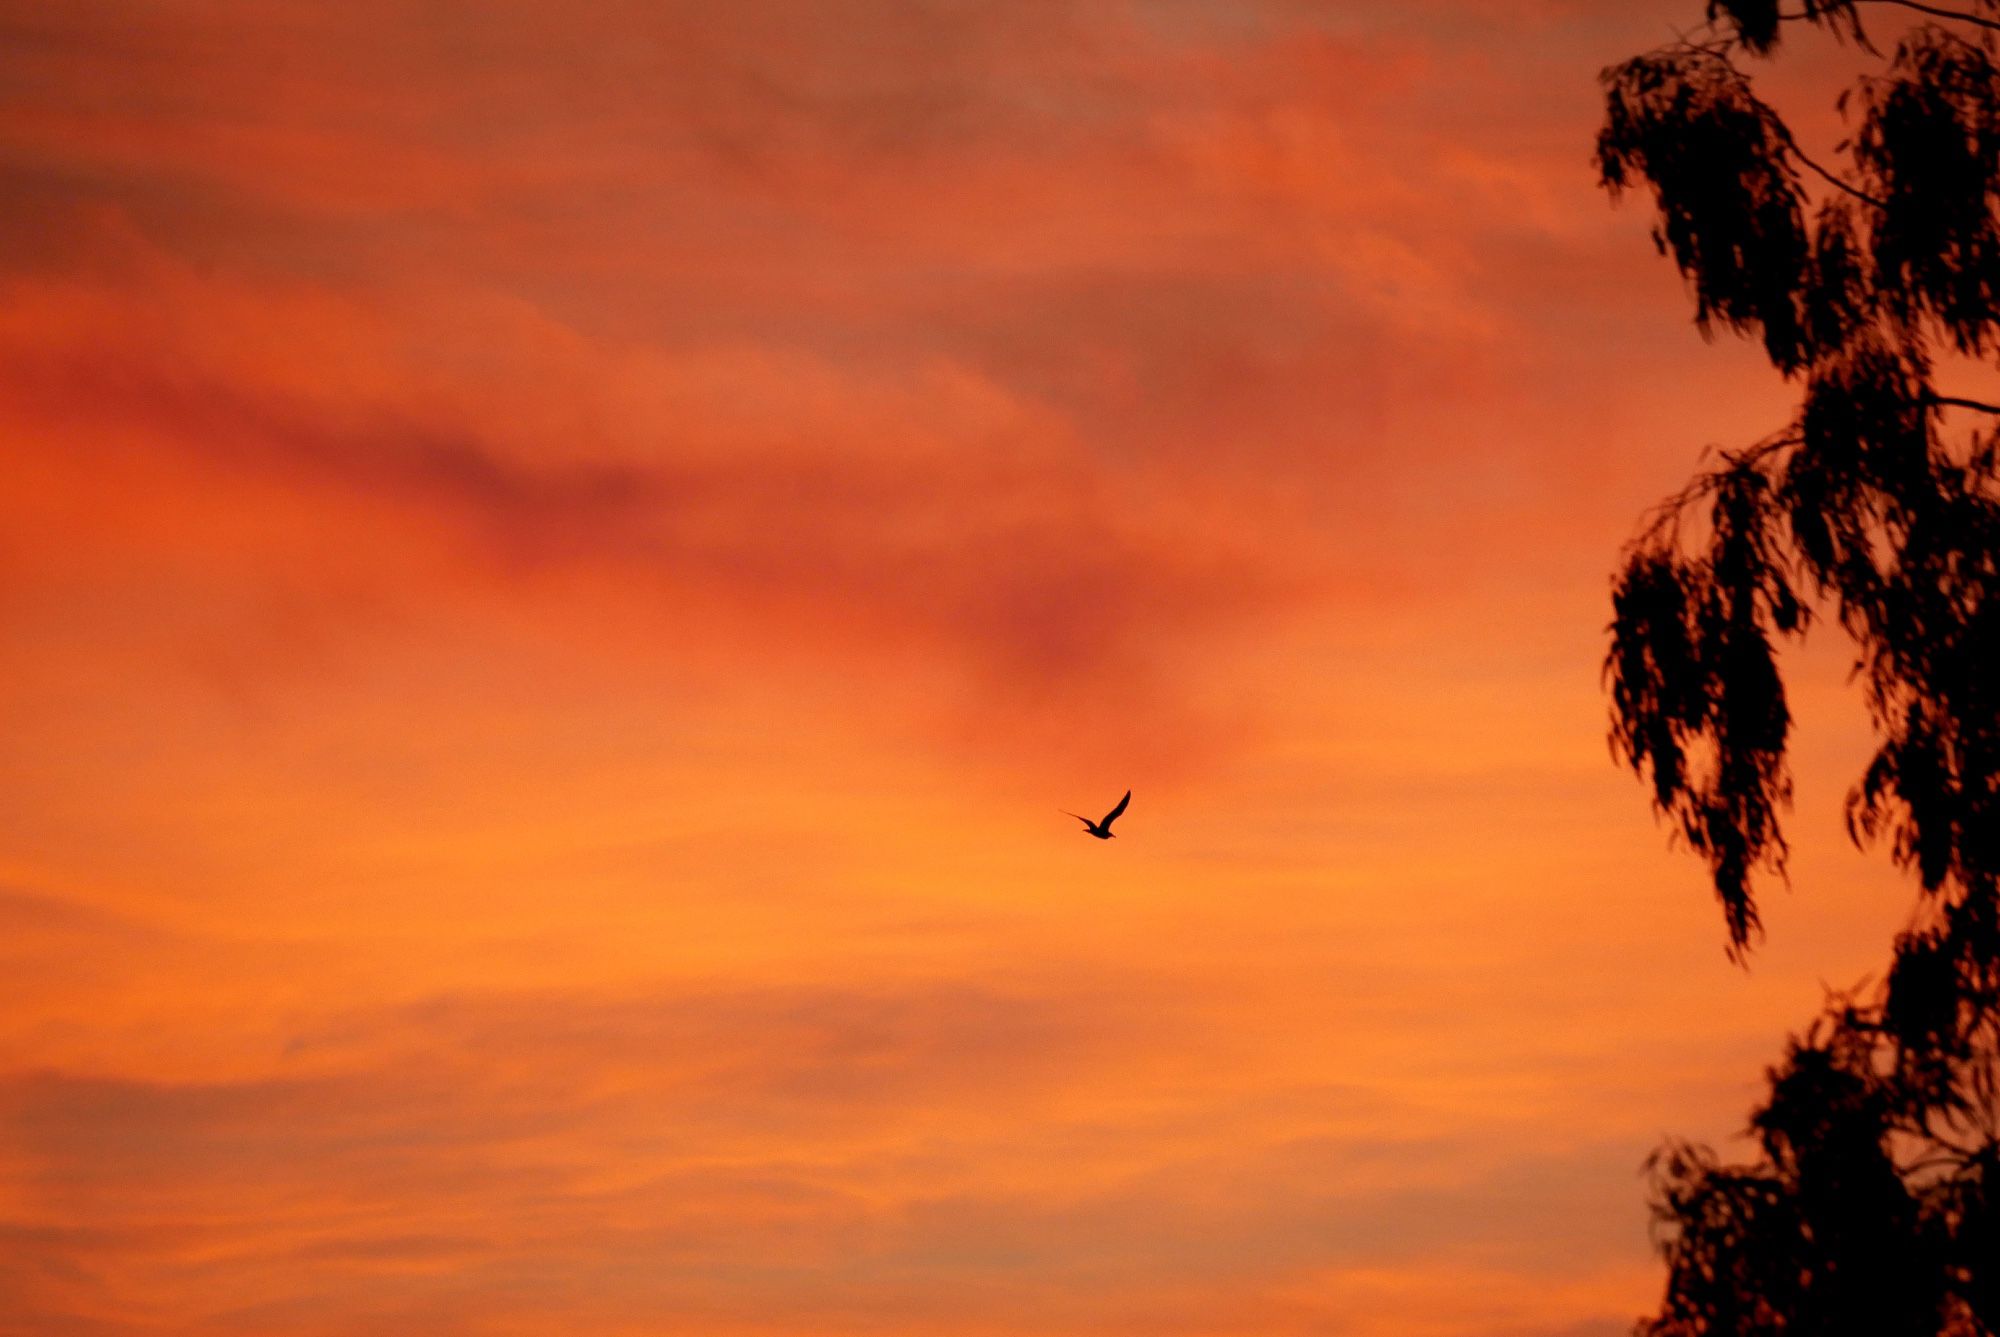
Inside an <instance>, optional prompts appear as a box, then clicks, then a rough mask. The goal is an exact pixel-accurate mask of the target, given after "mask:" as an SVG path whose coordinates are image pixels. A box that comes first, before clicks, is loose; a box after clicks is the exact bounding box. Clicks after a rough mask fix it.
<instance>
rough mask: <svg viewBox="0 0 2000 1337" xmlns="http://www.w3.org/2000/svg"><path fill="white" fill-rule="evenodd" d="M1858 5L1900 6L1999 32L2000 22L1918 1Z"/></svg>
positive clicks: (1871, 1)
mask: <svg viewBox="0 0 2000 1337" xmlns="http://www.w3.org/2000/svg"><path fill="white" fill-rule="evenodd" d="M1859 3H1863V4H1875V5H1901V6H1902V7H1903V8H1904V9H1914V10H1916V11H1917V12H1918V13H1920V14H1929V15H1931V16H1932V17H1933V18H1940V19H1954V20H1956V21H1958V22H1960V23H1970V24H1974V25H1976V26H1978V27H1981V28H1991V29H1992V30H1993V31H1995V32H2000V20H1995V19H1987V18H1981V17H1980V16H1979V15H1977V14H1968V13H1966V12H1965V11H1964V10H1959V9H1941V8H1939V7H1938V6H1936V5H1926V4H1922V3H1920V2H1919V0H1859Z"/></svg>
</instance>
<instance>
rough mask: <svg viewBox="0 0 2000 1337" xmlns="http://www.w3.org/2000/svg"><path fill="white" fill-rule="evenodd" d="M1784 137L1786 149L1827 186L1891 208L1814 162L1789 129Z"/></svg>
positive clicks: (1861, 199)
mask: <svg viewBox="0 0 2000 1337" xmlns="http://www.w3.org/2000/svg"><path fill="white" fill-rule="evenodd" d="M1781 128H1783V127H1781ZM1784 135H1785V147H1786V148H1788V149H1790V150H1791V151H1792V156H1793V157H1794V158H1797V159H1798V160H1799V161H1800V162H1802V163H1804V164H1805V165H1806V166H1808V167H1810V168H1812V169H1813V171H1814V172H1816V173H1818V174H1819V176H1820V177H1821V179H1823V180H1824V181H1826V182H1827V184H1829V185H1832V186H1837V187H1839V188H1840V189H1841V190H1844V191H1846V192H1847V193H1848V194H1849V195H1852V196H1853V197H1854V198H1855V199H1857V200H1860V201H1861V202H1862V203H1863V204H1867V205H1872V206H1874V207H1875V208H1877V209H1886V208H1888V207H1889V206H1888V205H1887V204H1885V203H1883V202H1882V201H1881V200H1878V199H1876V198H1875V197H1874V196H1873V195H1870V194H1869V193H1868V192H1867V191H1865V190H1863V189H1861V187H1859V186H1856V185H1852V184H1850V183H1849V182H1848V181H1847V180H1846V179H1845V178H1843V177H1840V176H1838V175H1836V174H1835V173H1833V172H1829V171H1828V170H1827V169H1826V168H1824V167H1821V166H1820V165H1819V164H1818V163H1816V162H1814V161H1813V160H1812V158H1811V157H1809V156H1807V154H1806V151H1805V150H1804V149H1802V148H1800V147H1799V141H1798V140H1796V139H1793V138H1792V132H1791V131H1790V130H1789V129H1785V130H1784Z"/></svg>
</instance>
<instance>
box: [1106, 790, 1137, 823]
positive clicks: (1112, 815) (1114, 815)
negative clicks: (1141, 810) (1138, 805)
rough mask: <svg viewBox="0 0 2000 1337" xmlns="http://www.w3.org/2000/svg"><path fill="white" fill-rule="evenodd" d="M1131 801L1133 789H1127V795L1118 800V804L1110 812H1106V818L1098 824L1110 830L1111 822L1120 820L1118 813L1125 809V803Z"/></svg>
mask: <svg viewBox="0 0 2000 1337" xmlns="http://www.w3.org/2000/svg"><path fill="white" fill-rule="evenodd" d="M1131 801H1132V791H1131V790H1129V789H1128V790H1126V791H1125V797H1124V798H1121V799H1119V800H1118V806H1117V807H1115V808H1113V809H1112V810H1111V811H1110V812H1107V813H1105V814H1104V820H1103V821H1101V822H1099V823H1098V825H1099V826H1101V827H1104V828H1106V829H1107V830H1108V829H1109V828H1110V826H1111V824H1112V823H1113V822H1115V821H1117V820H1118V814H1119V813H1121V812H1124V811H1125V805H1126V804H1128V803H1130V802H1131Z"/></svg>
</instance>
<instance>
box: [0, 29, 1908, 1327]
mask: <svg viewBox="0 0 2000 1337" xmlns="http://www.w3.org/2000/svg"><path fill="white" fill-rule="evenodd" d="M1507 8H1508V9H1509V13H1508V14H1506V15H1504V16H1496V15H1495V14H1494V13H1493V12H1492V10H1493V7H1491V6H1477V5H1470V4H1446V3H1438V4H1423V5H1418V6H1408V7H1401V8H1397V7H1384V6H1365V5H1358V4H1335V5H1326V6H1301V5H1297V4H1294V3H1290V2H1289V0H1255V2H1253V3H1227V4H1225V3H1221V0H1158V3H1140V2H1139V0H1131V2H1130V3H1124V2H1122V0H1121V2H1116V3H1105V4H1101V5H1099V4H1078V3H1063V4H1050V5H1011V4H984V5H982V4H960V3H946V2H944V0H919V2H917V3H890V2H889V0H866V2H865V3H856V4H852V5H847V4H842V5H837V6H835V5H824V4H816V3H807V2H806V0H757V2H756V3H750V4H743V5H735V6H718V5H712V4H695V3H681V2H680V0H673V2H671V3H659V2H658V0H645V2H644V3H641V2H640V0H587V2H586V3H580V4H577V5H571V6H564V7H553V6H548V5H543V4H533V3H528V0H504V2H503V3H498V4H481V5H471V4H463V5H460V4H445V5H438V4H430V3H417V0H367V2H366V3H362V4H353V3H346V4H338V5H336V4H332V3H321V2H320V0H307V2H305V3H294V4H287V5H284V6H270V5H265V4H252V3H249V0H201V2H200V3H164V2H160V3H154V2H151V0H74V2H73V3H68V4H64V5H61V6H31V5H24V4H12V5H6V6H4V8H0V14H4V22H0V172H4V173H5V175H6V178H7V181H6V187H5V190H6V198H7V200H8V207H7V208H6V210H5V211H3V212H4V217H3V218H0V230H4V232H5V240H6V244H5V246H4V247H0V454H4V458H5V462H6V465H7V470H6V474H7V478H8V480H9V481H8V486H7V487H5V488H4V489H0V608H4V614H5V618H6V624H7V630H6V646H7V649H6V652H5V672H4V686H5V693H6V699H7V701H8V706H9V710H8V721H7V725H6V730H5V741H4V743H0V783H4V789H5V792H6V794H7V795H8V800H7V806H8V818H7V821H6V823H5V831H6V835H5V841H4V845H0V977H4V979H5V980H6V996H7V1001H6V1004H5V1006H4V1007H0V1231H4V1233H5V1237H6V1240H7V1243H6V1244H5V1246H4V1247H0V1330H5V1331H8V1332H15V1331H19V1332H23V1333H27V1332H34V1333H47V1334H59V1333H75V1334H85V1333H89V1334H122V1333H186V1334H220V1333H254V1334H259V1337H321V1335H324V1337H350V1335H352V1334H372V1333H380V1334H392V1333H394V1334H407V1333H427V1334H456V1333H463V1334H507V1335H509V1337H513V1335H516V1334H518V1335H520V1337H530V1335H535V1337H539V1335H540V1334H557V1333H579V1332H584V1333H592V1334H614V1335H615V1334H634V1335H636V1334H656V1333H659V1334H663V1333H673V1334H677V1337H701V1335H705V1334H718V1335H719V1334H746V1335H747V1334H753V1333H754V1334H762V1335H773V1337H775V1335H777V1334H798V1335H799V1337H807V1335H811V1337H826V1335H828V1334H846V1333H854V1334H860V1333H871V1334H889V1333H905V1332H907V1333H912V1334H915V1333H923V1334H982V1335H983V1334H991V1335H993V1337H1001V1335H1003V1334H1004V1335H1013V1334H1020V1335H1021V1337H1028V1335H1030V1334H1032V1335H1034V1337H1062V1335H1066V1334H1079V1335H1080V1334H1092V1335H1093V1337H1098V1335H1102V1334H1114V1333H1132V1334H1139V1333H1144V1334H1147V1335H1148V1337H1156V1335H1157V1334H1161V1333H1184V1334H1190V1335H1195V1334H1199V1335H1200V1337H1225V1335H1228V1337H1235V1335H1237V1334H1242V1335H1243V1337H1248V1335H1249V1334H1258V1335H1259V1337H1270V1335H1272V1334H1334V1333H1338V1334H1343V1335H1345V1334H1356V1335H1358V1337H1367V1335H1369V1334H1378V1333H1379V1334H1385V1335H1386V1334H1436V1335H1437V1337H1455V1335H1457V1334H1467V1335H1468V1337H1469V1335H1470V1334H1475V1333H1476V1334H1495V1333H1500V1334H1518V1335H1519V1337H1558V1335H1559V1334H1561V1335H1563V1337H1581V1335H1582V1334H1593V1335H1599V1337H1608V1335H1609V1334H1612V1333H1622V1332H1624V1331H1625V1330H1626V1329H1627V1326H1628V1324H1629V1322H1630V1319H1631V1317H1632V1316H1633V1315H1635V1314H1636V1313H1638V1312H1639V1311H1640V1310H1642V1309H1644V1308H1645V1307H1646V1306H1647V1305H1648V1303H1649V1302H1650V1301H1651V1299H1652V1298H1653V1297H1654V1294H1655V1291H1656V1287H1657V1276H1656V1270H1655V1265H1654V1264H1653V1263H1652V1261H1651V1260H1650V1257H1649V1253H1648V1247H1647V1241H1646V1233H1645V1211H1644V1203H1643V1185H1642V1182H1641V1180H1640V1178H1639V1175H1638V1167H1639V1164H1640V1162H1641V1160H1642V1158H1643V1157H1644V1156H1645V1155H1646V1153H1647V1152H1648V1151H1649V1150H1650V1149H1651V1147H1652V1146H1653V1145H1654V1144H1655V1143H1656V1142H1657V1141H1658V1140H1659V1138H1660V1137H1661V1136H1662V1135H1664V1134H1667V1133H1686V1134H1689V1135H1693V1136H1697V1137H1705V1138H1710V1139H1722V1138H1726V1137H1728V1136H1730V1135H1731V1134H1733V1133H1734V1132H1735V1131H1736V1130H1737V1128H1738V1126H1739V1124H1740V1121H1741V1119H1742V1117H1743V1111H1744V1110H1745V1109H1746V1108H1747V1106H1748V1101H1749V1097H1750V1095H1751V1093H1752V1091H1753V1090H1754V1085H1755V1082H1756V1080H1757V1077H1758V1074H1759V1072H1760V1070H1761V1066H1762V1064H1763V1063H1765V1062H1766V1061H1768V1060H1769V1059H1770V1058H1771V1057H1772V1056H1773V1055H1774V1054H1775V1052H1776V1049H1777V1046H1778V1044H1779V1042H1780V1040H1781V1038H1782V1035H1783V1033H1784V1031H1785V1029H1786V1028H1787V1027H1790V1026H1793V1025H1796V1024H1799V1023H1800V1022H1802V1021H1804V1020H1805V1019H1806V1018H1807V1017H1808V1015H1809V1014H1810V1012H1811V1011H1812V1009H1813V1008H1814V1007H1815V1005H1816V1004H1817V1003H1818V1001H1819V998H1820V991H1821V981H1822V980H1824V981H1826V982H1828V983H1832V984H1845V983H1850V982H1852V981H1853V980H1854V979H1857V978H1858V977H1859V976H1860V975H1861V974H1863V973H1865V972H1866V971H1867V970H1869V969H1871V968H1872V967H1873V966H1874V965H1876V964H1877V962H1878V961H1879V959H1880V958H1881V955H1882V949H1883V947H1884V945H1885V944H1886V941H1887V935H1888V933H1889V931H1890V930H1891V927H1892V926H1893V925H1894V923H1895V922H1896V920H1897V917H1898V915H1899V914H1900V912H1901V909H1902V907H1903V896H1902V893H1901V891H1900V889H1899V888H1898V887H1897V886H1896V885H1895V883H1894V880H1893V877H1892V875H1891V874H1890V873H1888V872H1886V871H1885V870H1883V869H1881V868H1879V867H1877V861H1871V860H1867V859H1865V858H1863V857H1862V856H1860V855H1857V854H1855V853H1854V852H1853V851H1851V850H1849V849H1848V848H1847V846H1846V845H1845V843H1844V840H1843V838H1842V836H1841V834H1840V830H1839V824H1838V816H1837V811H1836V809H1837V797H1838V795H1839V793H1840V792H1841V791H1842V789H1843V788H1844V786H1845V784H1846V783H1847V780H1848V778H1849V777H1850V776H1851V774H1852V773H1853V772H1854V770H1855V769H1856V766H1857V764H1858V760H1859V758H1860V756H1861V754H1862V749H1863V740H1862V734H1861V729H1860V725H1861V721H1860V719H1859V718H1858V714H1857V707H1855V706H1854V705H1853V703H1851V702H1849V701H1846V700H1844V699H1843V697H1842V694H1841V690H1840V676H1841V671H1842V668H1843V665H1842V664H1841V663H1840V662H1839V659H1840V655H1839V651H1838V648H1837V647H1835V646H1833V645H1831V644H1829V645H1827V646H1824V647H1817V648H1815V650H1814V651H1813V653H1812V657H1811V658H1809V659H1808V660H1807V661H1806V662H1805V663H1803V664H1802V665H1800V672H1801V675H1802V678H1801V681H1802V683H1803V690H1802V693H1801V695H1800V699H1799V701H1798V703H1797V705H1798V714H1799V717H1800V743H1799V747H1800V753H1799V758H1798V767H1799V774H1800V796H1799V811H1798V815H1797V817H1796V819H1795V820H1794V822H1793V826H1792V833H1793V837H1794V844H1795V846H1796V854H1795V858H1794V867H1793V880H1794V885H1795V887H1796V888H1797V890H1796V891H1795V892H1794V893H1793V894H1791V895H1783V894H1774V895H1773V896H1772V897H1771V899H1770V902H1769V904H1768V906H1767V914H1766V918H1767V922H1768V924H1769V928H1770V941H1769V944H1768V946H1767V947H1766V949H1765V950H1764V951H1763V952H1762V953H1761V954H1760V955H1759V956H1758V957H1757V958H1756V959H1755V962H1754V968H1753V969H1752V970H1750V971H1748V972H1745V971H1742V970H1739V969H1736V968H1734V967H1732V966H1730V965H1729V964H1728V963H1727V962H1726V961H1725V959H1724V956H1723V952H1722V941H1723V931H1722V924H1721V920H1720V916H1719V915H1718V914H1717V913H1716V911H1715V907H1714V906H1713V904H1712V902H1711V900H1710V898H1709V896H1708V893H1707V892H1706V890H1705V888H1704V885H1703V882H1702V870H1701V868H1700V866H1699V865H1698V864H1697V863H1696V862H1694V861H1691V860H1689V859H1687V858H1686V857H1684V856H1681V855H1677V854H1672V853H1669V851H1668V850H1667V848H1666V844H1667V842H1666V838H1665V835H1664V832H1663V831H1662V830H1661V829H1659V828H1657V827H1656V826H1654V825H1653V824H1652V822H1651V819H1650V817H1649V815H1648V813H1647V810H1646V801H1645V794H1644V791H1643V790H1642V789H1641V788H1640V787H1639V786H1638V785H1637V784H1635V783H1634V782H1633V781H1632V780H1631V778H1630V777H1629V776H1627V775H1624V774H1621V773H1620V772H1618V771H1617V770H1615V769H1614V768H1613V766H1612V765H1611V763H1610V760H1609V757H1608V755H1607V751H1606V748H1605V744H1604V701H1603V697H1602V692H1601V687H1600V684H1599V680H1598V669H1599V664H1600V661H1601V658H1602V653H1603V627H1604V623H1605V621H1606V618H1607V616H1608V607H1607V600H1606V581H1607V576H1608V573H1609V572H1610V570H1611V568H1612V566H1613V564H1614V562H1615V559H1616V554H1617V549H1618V546H1619V544H1620V543H1621V542H1623V540H1624V539H1625V538H1626V537H1627V535H1628V534H1629V533H1630V530H1631V526H1632V524H1633V522H1634V520H1635V518H1636V517H1637V516H1638V514H1639V512H1640V511H1641V510H1642V509H1643V508H1644V507H1646V506H1647V505H1649V504H1650V503H1651V502H1652V501H1654V500H1655V499H1656V498H1657V497H1658V496H1659V495H1660V494H1662V493H1664V492H1666V491H1668V490H1670V489H1672V488H1673V487H1675V486H1677V485H1678V484H1679V482H1680V481H1681V480H1682V479H1683V478H1684V476H1685V474H1686V472H1687V470H1688V469H1689V467H1690V466H1691V464H1692V462H1693V460H1694V457H1695V454H1696V452H1697V451H1698V450H1699V449H1700V447H1701V446H1703V445H1704V444H1706V443H1708V442H1712V441H1723V442H1729V441H1734V440H1738V439H1743V440H1747V439H1751V438H1754V437H1756V436H1758V435H1761V434H1762V433H1763V432H1764V431H1766V430H1767V429H1768V428H1769V427H1770V426H1771V425H1772V424H1773V423H1774V422H1775V421H1777V420H1779V419H1780V418H1781V417H1782V415H1783V413H1784V411H1785V399H1784V397H1783V393H1782V388H1781V387H1779V386H1777V385H1775V384H1773V383H1771V380H1770V378H1769V377H1768V375H1767V374H1766V373H1765V372H1764V371H1763V370H1762V368H1761V365H1760V363H1759V361H1758V359H1757V358H1756V356H1755V351H1754V350H1752V349H1744V348H1738V347H1735V346H1732V345H1730V344H1728V343H1726V342H1723V343H1718V344H1715V345H1704V344H1703V343H1701V341H1700V340H1699V339H1698V338H1697V337H1696V336H1695V335H1694V333H1693V331H1692V329H1691V328H1690V327H1689V324H1688V319H1687V315H1688V313H1687V310H1686V305H1685V300H1684V297H1683V295H1682V294H1681V293H1680V291H1679V290H1678V287H1677V284H1676V280H1675V279H1674V277H1673V275H1672V274H1671V273H1670V272H1668V270H1667V268H1666V267H1665V266H1664V264H1662V263H1661V262H1659V261H1658V260H1657V258H1656V257H1655V256H1654V255H1653V253H1652V250H1651V248H1650V246H1649V245H1648V244H1647V242H1646V228H1647V225H1648V219H1647V218H1646V216H1645V214H1644V211H1643V210H1642V209H1639V208H1636V207H1632V208H1627V209H1625V210H1622V211H1614V210H1613V209H1611V208H1610V207H1609V206H1608V205H1607V204H1606V202H1605V201H1604V199H1603V198H1602V197H1601V195H1600V194H1599V193H1598V192H1597V191H1596V189H1595V188H1594V186H1593V183H1592V179H1591V173H1590V170H1589V165H1588V156H1589V144H1590V137H1591V135H1592V133H1593V131H1594V127H1595V116H1596V112H1597V106H1596V86H1595V83H1594V76H1595V74H1596V71H1597V70H1598V68H1599V67H1600V66H1602V65H1604V64H1606V63H1607V62H1609V61H1612V60H1615V59H1619V58H1621V57H1623V56H1625V55H1628V54H1631V53H1633V52H1635V51H1638V50H1640V49H1643V48H1644V47H1646V46H1648V45H1651V44H1652V43H1654V42H1655V41H1657V40H1658V39H1659V37H1660V36H1661V35H1662V33H1663V32H1664V31H1665V26H1664V25H1666V24H1667V23H1669V22H1670V21H1672V20H1674V19H1676V18H1685V17H1687V16H1686V15H1685V14H1678V15H1677V14H1676V13H1674V12H1673V8H1674V7H1673V6H1665V7H1661V8H1659V9H1658V10H1657V11H1655V10H1653V9H1650V8H1648V7H1635V6H1631V5H1628V4H1617V5H1613V4H1610V3H1600V4H1584V3H1577V4H1537V5H1527V6H1514V7H1507ZM1640 9H1647V12H1645V13H1640V12H1638V11H1639V10H1640ZM1127 788H1130V789H1131V790H1133V791H1134V797H1133V800H1132V805H1131V809H1130V811H1129V812H1128V813H1127V814H1125V816H1124V817H1122V818H1121V819H1120V822H1119V826H1118V839H1116V840H1113V841H1096V840H1090V839H1087V838H1084V837H1083V835H1082V833H1081V832H1080V830H1079V829H1078V828H1077V826H1076V824H1075V822H1074V821H1072V820H1071V819H1069V818H1067V817H1064V816H1062V815H1061V814H1060V813H1059V812H1058V809H1064V808H1074V809H1076V810H1077V811H1080V812H1087V813H1098V812H1102V811H1103V810H1104V809H1105V808H1106V807H1108V806H1109V805H1110V804H1111V803H1112V802H1113V801H1114V800H1115V799H1116V797H1117V796H1118V795H1119V794H1120V793H1122V792H1123V791H1124V790H1126V789H1127Z"/></svg>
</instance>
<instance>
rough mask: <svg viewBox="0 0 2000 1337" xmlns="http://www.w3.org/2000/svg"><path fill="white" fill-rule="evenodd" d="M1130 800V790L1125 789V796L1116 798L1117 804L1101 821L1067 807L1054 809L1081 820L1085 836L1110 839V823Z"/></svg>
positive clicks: (1116, 818) (1115, 819)
mask: <svg viewBox="0 0 2000 1337" xmlns="http://www.w3.org/2000/svg"><path fill="white" fill-rule="evenodd" d="M1131 801H1132V791H1131V790H1129V789H1128V790H1126V791H1125V797H1124V798H1121V799H1119V800H1118V806H1117V807H1115V808H1113V809H1112V810H1111V811H1110V812H1107V813H1105V814H1104V820H1103V821H1101V822H1093V821H1091V820H1090V819H1089V818H1088V817H1085V816H1084V815H1083V814H1082V813H1080V812H1071V811H1070V810H1069V809H1068V808H1057V809H1056V811H1057V812H1059V813H1061V814H1062V815H1063V816H1065V817H1074V818H1076V820H1077V821H1079V822H1082V823H1083V834H1085V835H1086V836H1096V837H1097V838H1098V839H1099V840H1111V839H1113V836H1112V834H1111V824H1112V823H1113V822H1115V821H1117V820H1118V814H1119V813H1121V812H1124V811H1125V805H1126V804H1128V803H1130V802H1131Z"/></svg>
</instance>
